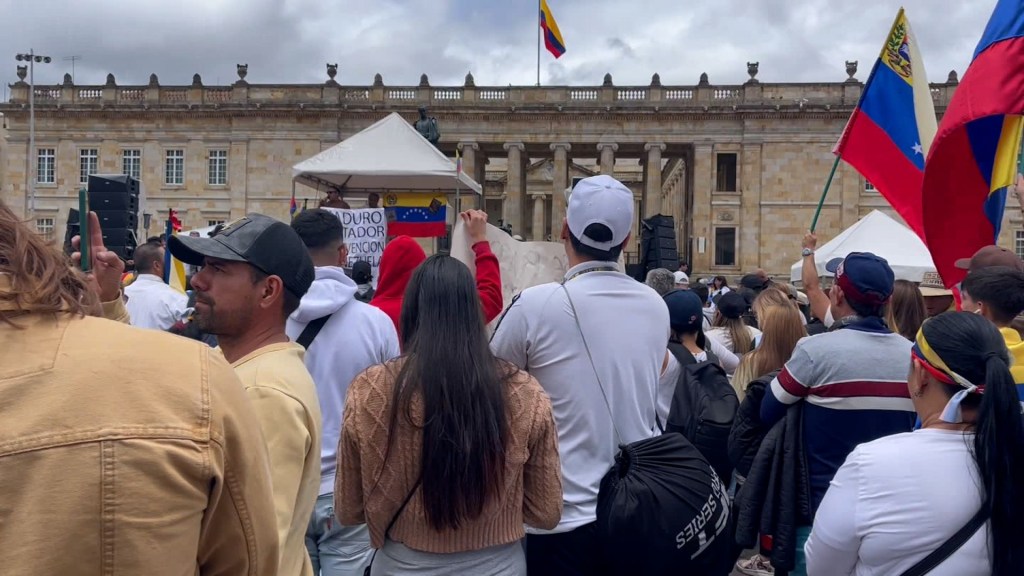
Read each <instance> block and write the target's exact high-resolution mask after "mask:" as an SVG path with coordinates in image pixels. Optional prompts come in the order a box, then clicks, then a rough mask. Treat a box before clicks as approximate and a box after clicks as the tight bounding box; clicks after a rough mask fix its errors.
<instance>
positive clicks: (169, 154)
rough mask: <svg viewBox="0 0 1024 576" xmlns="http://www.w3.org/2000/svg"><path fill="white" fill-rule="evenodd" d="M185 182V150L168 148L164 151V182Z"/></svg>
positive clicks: (170, 184)
mask: <svg viewBox="0 0 1024 576" xmlns="http://www.w3.org/2000/svg"><path fill="white" fill-rule="evenodd" d="M184 183H185V151H184V150H168V151H166V152H165V153H164V184H167V185H168V186H181V185H182V184H184Z"/></svg>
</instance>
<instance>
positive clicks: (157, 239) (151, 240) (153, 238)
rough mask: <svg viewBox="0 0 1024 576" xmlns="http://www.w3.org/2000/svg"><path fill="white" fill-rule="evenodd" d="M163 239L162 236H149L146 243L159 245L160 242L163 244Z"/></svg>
mask: <svg viewBox="0 0 1024 576" xmlns="http://www.w3.org/2000/svg"><path fill="white" fill-rule="evenodd" d="M163 239H164V237H163V236H150V237H149V238H146V243H147V244H160V243H161V242H163Z"/></svg>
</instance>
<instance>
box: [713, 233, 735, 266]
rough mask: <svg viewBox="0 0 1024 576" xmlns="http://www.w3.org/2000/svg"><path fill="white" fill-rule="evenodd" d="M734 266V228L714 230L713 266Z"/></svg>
mask: <svg viewBox="0 0 1024 576" xmlns="http://www.w3.org/2000/svg"><path fill="white" fill-rule="evenodd" d="M735 265H736V228H735V227H734V226H728V227H721V228H715V266H735Z"/></svg>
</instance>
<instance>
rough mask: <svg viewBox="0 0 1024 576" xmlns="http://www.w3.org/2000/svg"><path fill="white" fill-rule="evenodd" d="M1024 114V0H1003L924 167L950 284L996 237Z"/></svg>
mask: <svg viewBox="0 0 1024 576" xmlns="http://www.w3.org/2000/svg"><path fill="white" fill-rule="evenodd" d="M1021 114H1024V0H999V2H998V3H997V4H996V8H995V11H994V12H993V13H992V17H991V19H990V20H989V22H988V26H987V27H986V28H985V32H984V34H982V37H981V41H980V42H979V43H978V47H977V49H976V50H975V51H974V59H973V61H972V62H971V65H970V66H969V67H968V68H967V72H966V73H965V74H964V77H963V80H961V82H960V85H959V86H958V87H957V89H956V92H955V93H954V94H953V99H952V100H951V101H950V103H949V107H948V108H947V109H946V113H945V115H944V116H943V117H942V123H941V124H940V125H939V131H938V134H937V135H936V137H935V142H934V144H933V145H932V149H931V152H930V153H929V155H928V161H927V163H926V165H925V171H924V188H923V191H922V194H923V198H922V200H923V205H924V206H923V207H924V231H925V242H926V244H927V245H928V250H929V251H930V252H931V254H932V260H934V261H935V266H936V268H938V271H939V274H940V275H941V276H942V280H943V282H944V283H945V284H946V286H953V285H955V284H956V283H957V282H959V281H960V280H962V279H963V277H964V275H965V274H966V272H965V271H963V270H960V269H958V268H957V267H956V266H955V265H954V263H955V262H956V260H957V259H959V258H970V257H971V255H973V254H974V253H975V252H976V251H977V250H978V249H979V248H982V247H983V246H988V245H991V244H994V243H995V241H996V239H997V238H998V236H999V226H1000V223H1001V222H1002V219H1003V208H1004V207H1005V206H1006V188H1007V186H1010V185H1011V184H1013V182H1014V180H1015V176H1016V173H1017V167H1016V160H1017V154H1018V152H1019V150H1020V144H1021V128H1022V125H1024V124H1022V121H1021Z"/></svg>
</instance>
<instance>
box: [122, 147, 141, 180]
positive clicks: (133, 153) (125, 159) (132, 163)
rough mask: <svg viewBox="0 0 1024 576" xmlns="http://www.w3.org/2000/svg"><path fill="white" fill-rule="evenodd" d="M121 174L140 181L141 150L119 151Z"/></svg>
mask: <svg viewBox="0 0 1024 576" xmlns="http://www.w3.org/2000/svg"><path fill="white" fill-rule="evenodd" d="M121 174H126V175H128V176H131V177H132V178H135V179H136V180H139V179H141V175H142V150H137V149H125V150H122V151H121Z"/></svg>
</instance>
